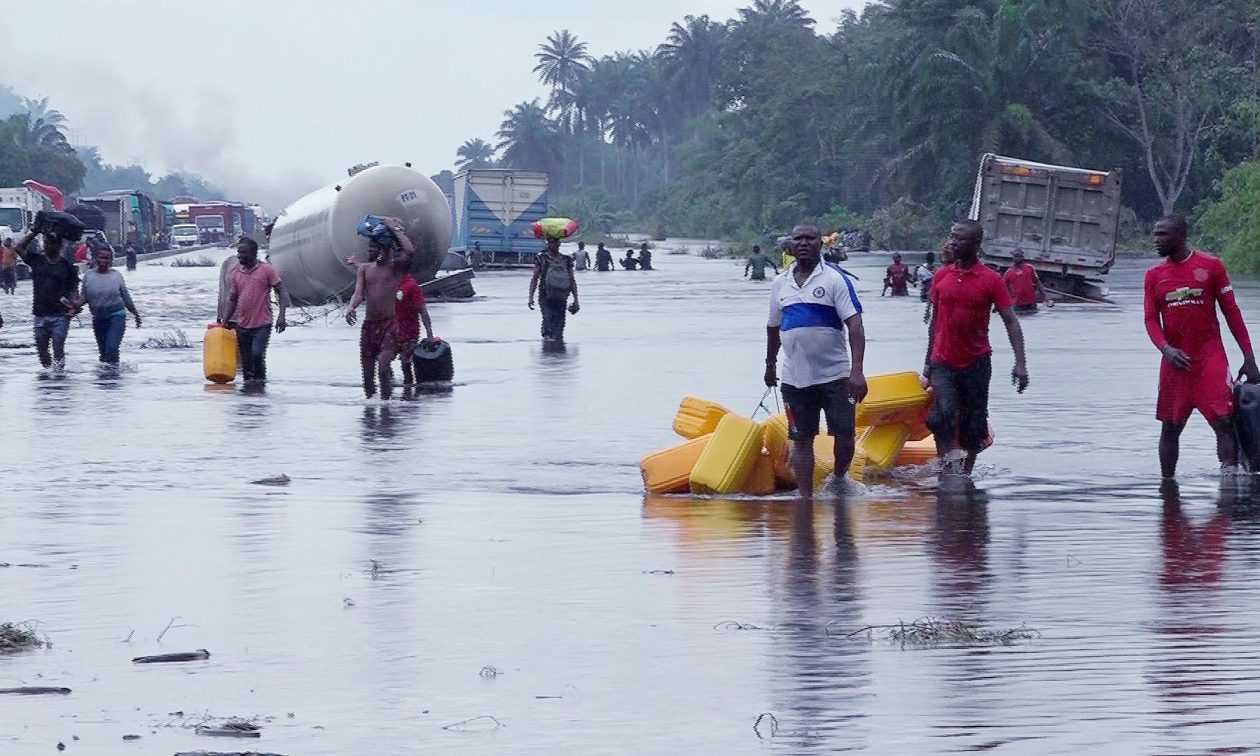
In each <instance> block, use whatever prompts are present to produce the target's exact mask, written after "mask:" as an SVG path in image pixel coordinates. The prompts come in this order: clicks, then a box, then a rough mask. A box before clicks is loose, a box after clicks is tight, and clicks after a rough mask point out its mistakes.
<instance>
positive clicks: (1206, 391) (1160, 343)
mask: <svg viewBox="0 0 1260 756" xmlns="http://www.w3.org/2000/svg"><path fill="white" fill-rule="evenodd" d="M1155 249H1156V250H1157V251H1158V252H1159V256H1160V257H1162V258H1163V261H1162V262H1160V263H1157V264H1156V265H1155V266H1154V267H1153V268H1151V269H1150V270H1148V271H1146V306H1145V310H1146V332H1147V334H1149V335H1150V337H1151V341H1152V342H1153V343H1154V344H1155V347H1156V348H1157V349H1159V351H1160V353H1162V354H1163V356H1164V359H1163V362H1162V363H1161V364H1160V366H1159V399H1158V401H1157V402H1156V405H1155V418H1156V419H1157V420H1159V421H1160V423H1162V428H1161V431H1160V434H1159V467H1160V472H1161V473H1162V474H1163V476H1164V477H1165V478H1171V477H1173V476H1174V475H1176V473H1177V458H1178V456H1179V455H1180V451H1181V431H1182V430H1184V429H1185V427H1186V421H1188V420H1189V419H1190V413H1191V412H1192V411H1193V410H1196V409H1197V410H1198V411H1199V414H1201V415H1203V418H1204V419H1205V420H1207V421H1208V424H1209V425H1211V426H1212V430H1213V431H1215V432H1216V455H1217V458H1218V459H1219V460H1220V463H1221V465H1222V467H1232V466H1233V465H1235V464H1237V462H1238V449H1237V445H1236V443H1235V440H1234V425H1233V413H1234V397H1233V393H1232V392H1231V391H1230V389H1229V378H1230V373H1229V359H1228V358H1227V357H1226V355H1225V344H1224V343H1223V342H1222V341H1221V326H1220V323H1219V322H1218V321H1217V318H1216V308H1217V307H1218V306H1219V307H1220V309H1221V312H1222V313H1223V314H1224V315H1225V322H1226V324H1228V325H1229V331H1230V333H1231V334H1233V336H1234V340H1235V341H1237V342H1238V347H1239V349H1241V350H1242V353H1243V364H1242V372H1243V373H1244V374H1245V375H1246V376H1247V380H1248V381H1250V382H1253V383H1254V382H1260V369H1257V367H1256V359H1255V356H1254V355H1253V353H1252V351H1251V337H1250V336H1249V335H1248V333H1247V324H1246V323H1245V322H1244V321H1243V316H1242V311H1240V310H1239V309H1238V303H1237V302H1236V301H1235V300H1234V287H1233V285H1231V284H1230V281H1229V275H1228V274H1227V273H1226V272H1225V266H1224V265H1223V264H1222V263H1221V261H1220V260H1219V259H1217V258H1215V257H1213V256H1211V255H1209V254H1207V253H1205V252H1199V251H1194V250H1191V249H1190V247H1189V246H1188V245H1187V244H1186V219H1185V218H1183V217H1181V216H1180V215H1170V216H1166V217H1164V218H1161V219H1160V220H1159V222H1158V223H1156V224H1155Z"/></svg>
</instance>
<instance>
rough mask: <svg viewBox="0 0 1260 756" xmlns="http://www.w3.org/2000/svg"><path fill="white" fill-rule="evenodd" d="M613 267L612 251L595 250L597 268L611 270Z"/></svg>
mask: <svg viewBox="0 0 1260 756" xmlns="http://www.w3.org/2000/svg"><path fill="white" fill-rule="evenodd" d="M612 269H613V256H612V252H609V251H608V250H606V249H597V250H595V270H598V271H601V272H602V271H609V270H612Z"/></svg>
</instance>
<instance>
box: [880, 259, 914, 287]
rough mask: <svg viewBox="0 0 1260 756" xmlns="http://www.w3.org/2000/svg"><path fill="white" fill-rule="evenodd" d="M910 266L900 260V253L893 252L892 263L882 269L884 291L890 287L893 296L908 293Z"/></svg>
mask: <svg viewBox="0 0 1260 756" xmlns="http://www.w3.org/2000/svg"><path fill="white" fill-rule="evenodd" d="M909 285H910V266H909V265H906V264H905V263H903V262H902V261H901V254H900V253H898V252H894V253H893V261H892V265H889V266H888V269H887V270H885V271H884V292H885V293H887V292H888V290H889V289H892V295H893V296H894V297H905V296H909V294H910V289H909Z"/></svg>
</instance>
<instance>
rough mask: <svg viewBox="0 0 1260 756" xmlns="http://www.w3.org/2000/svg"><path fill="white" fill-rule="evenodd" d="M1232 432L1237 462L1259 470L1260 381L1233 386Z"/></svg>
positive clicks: (1253, 469)
mask: <svg viewBox="0 0 1260 756" xmlns="http://www.w3.org/2000/svg"><path fill="white" fill-rule="evenodd" d="M1234 434H1235V436H1236V438H1237V439H1238V462H1239V463H1240V464H1242V465H1244V466H1246V467H1247V469H1249V470H1251V471H1253V472H1260V383H1240V384H1238V385H1237V386H1235V387H1234Z"/></svg>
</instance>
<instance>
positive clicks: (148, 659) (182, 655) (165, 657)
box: [131, 648, 210, 664]
mask: <svg viewBox="0 0 1260 756" xmlns="http://www.w3.org/2000/svg"><path fill="white" fill-rule="evenodd" d="M209 658H210V652H209V651H207V650H205V649H204V648H199V649H197V650H196V651H181V652H179V653H174V654H157V655H156V656H137V657H136V658H134V659H132V660H131V661H132V662H134V663H135V664H164V663H166V662H190V661H205V660H206V659H209Z"/></svg>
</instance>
